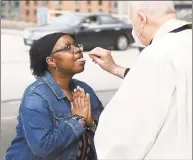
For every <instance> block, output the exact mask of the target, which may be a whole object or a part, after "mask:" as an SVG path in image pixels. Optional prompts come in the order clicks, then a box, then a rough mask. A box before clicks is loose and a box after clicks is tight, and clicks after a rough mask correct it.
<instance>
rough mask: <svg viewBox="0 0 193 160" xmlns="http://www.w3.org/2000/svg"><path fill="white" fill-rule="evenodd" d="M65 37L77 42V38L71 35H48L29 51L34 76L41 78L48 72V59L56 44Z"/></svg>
mask: <svg viewBox="0 0 193 160" xmlns="http://www.w3.org/2000/svg"><path fill="white" fill-rule="evenodd" d="M63 35H69V36H70V37H72V38H73V39H74V40H75V37H74V36H73V35H71V34H68V33H62V32H57V33H52V34H49V35H46V36H44V37H42V38H40V39H39V40H37V41H35V42H34V43H33V44H32V46H31V48H30V51H29V56H30V69H31V70H32V74H33V75H34V76H36V77H41V76H43V75H44V74H45V72H46V71H48V64H47V62H46V58H47V57H49V56H50V54H51V53H52V50H53V48H54V46H55V44H56V42H57V41H58V39H59V38H60V37H61V36H63ZM75 41H76V40H75Z"/></svg>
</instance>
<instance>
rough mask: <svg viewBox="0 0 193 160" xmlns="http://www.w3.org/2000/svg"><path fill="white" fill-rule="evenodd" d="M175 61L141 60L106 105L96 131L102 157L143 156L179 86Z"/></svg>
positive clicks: (97, 148) (99, 156)
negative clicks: (176, 80)
mask: <svg viewBox="0 0 193 160" xmlns="http://www.w3.org/2000/svg"><path fill="white" fill-rule="evenodd" d="M174 74H175V71H174V68H173V67H172V65H171V62H163V61H162V62H161V61H159V60H154V61H149V60H148V58H145V59H143V60H142V61H139V62H138V64H137V65H136V66H135V67H134V68H133V69H131V70H130V72H129V73H128V74H127V76H126V78H125V79H124V82H123V84H122V85H121V87H120V89H119V90H118V92H117V93H116V95H115V96H114V97H113V98H112V100H111V101H110V103H109V104H108V105H107V106H106V107H105V109H104V111H103V113H102V114H101V117H100V119H99V125H98V128H97V131H96V133H95V138H94V140H95V146H96V151H97V155H98V159H99V160H102V159H105V160H106V159H116V160H117V159H119V160H121V159H143V158H144V157H145V156H146V154H147V153H148V151H149V149H150V148H151V147H152V145H153V143H154V142H155V140H156V136H158V134H159V131H160V129H161V127H162V125H163V123H164V120H165V118H166V116H167V114H168V112H169V105H170V103H171V99H172V95H173V93H174V90H175V77H174Z"/></svg>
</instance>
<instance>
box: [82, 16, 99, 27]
mask: <svg viewBox="0 0 193 160" xmlns="http://www.w3.org/2000/svg"><path fill="white" fill-rule="evenodd" d="M83 23H88V24H89V25H98V24H99V21H98V17H96V16H91V17H88V18H86V19H85V20H84V22H83Z"/></svg>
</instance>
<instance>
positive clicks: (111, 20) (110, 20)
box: [100, 16, 117, 24]
mask: <svg viewBox="0 0 193 160" xmlns="http://www.w3.org/2000/svg"><path fill="white" fill-rule="evenodd" d="M100 20H101V23H102V24H115V23H116V22H117V21H116V20H115V19H114V18H113V17H110V16H101V17H100Z"/></svg>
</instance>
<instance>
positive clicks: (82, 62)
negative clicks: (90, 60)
mask: <svg viewBox="0 0 193 160" xmlns="http://www.w3.org/2000/svg"><path fill="white" fill-rule="evenodd" d="M76 62H78V63H80V64H85V62H86V60H85V59H84V58H80V59H77V60H76Z"/></svg>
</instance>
